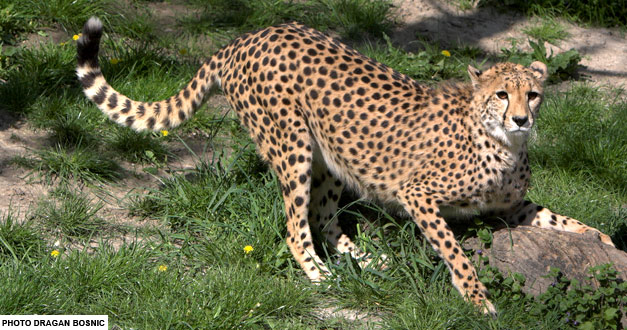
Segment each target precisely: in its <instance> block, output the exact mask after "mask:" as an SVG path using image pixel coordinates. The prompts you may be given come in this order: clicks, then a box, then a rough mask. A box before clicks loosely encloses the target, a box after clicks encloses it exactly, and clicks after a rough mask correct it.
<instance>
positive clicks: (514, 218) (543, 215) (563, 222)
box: [505, 201, 614, 246]
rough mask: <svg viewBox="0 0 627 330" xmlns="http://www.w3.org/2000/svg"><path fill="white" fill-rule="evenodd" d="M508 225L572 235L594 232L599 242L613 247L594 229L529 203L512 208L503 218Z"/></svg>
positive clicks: (607, 237) (606, 237)
mask: <svg viewBox="0 0 627 330" xmlns="http://www.w3.org/2000/svg"><path fill="white" fill-rule="evenodd" d="M505 221H507V223H508V224H510V225H514V226H518V225H523V226H534V227H540V228H550V229H555V230H562V231H569V232H573V233H579V234H584V233H586V232H594V233H596V235H597V236H598V238H599V240H601V242H603V243H605V244H607V245H610V246H614V243H612V239H611V238H610V237H609V236H608V235H605V234H603V233H602V232H600V231H599V230H598V229H596V228H592V227H590V226H586V225H585V224H583V223H581V222H580V221H577V220H575V219H573V218H569V217H567V216H563V215H560V214H557V213H554V212H552V211H551V210H549V209H547V208H544V207H542V206H540V205H537V204H534V203H532V202H529V201H524V202H522V203H521V204H519V205H518V206H517V207H515V208H514V212H513V213H510V214H507V215H506V216H505Z"/></svg>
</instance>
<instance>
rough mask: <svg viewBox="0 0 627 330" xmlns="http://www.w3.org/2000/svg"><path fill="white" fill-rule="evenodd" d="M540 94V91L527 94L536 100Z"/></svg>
mask: <svg viewBox="0 0 627 330" xmlns="http://www.w3.org/2000/svg"><path fill="white" fill-rule="evenodd" d="M538 96H539V95H538V93H536V92H529V93H528V94H527V98H528V99H529V101H533V100H535V99H536V98H537V97H538Z"/></svg>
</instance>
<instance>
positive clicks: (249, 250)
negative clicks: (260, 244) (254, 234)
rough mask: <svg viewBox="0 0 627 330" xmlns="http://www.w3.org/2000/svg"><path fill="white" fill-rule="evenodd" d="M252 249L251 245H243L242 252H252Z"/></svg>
mask: <svg viewBox="0 0 627 330" xmlns="http://www.w3.org/2000/svg"><path fill="white" fill-rule="evenodd" d="M253 250H254V249H253V247H252V246H250V245H246V246H244V252H246V254H249V253H251V252H253Z"/></svg>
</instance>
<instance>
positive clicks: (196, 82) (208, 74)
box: [76, 17, 220, 131]
mask: <svg viewBox="0 0 627 330" xmlns="http://www.w3.org/2000/svg"><path fill="white" fill-rule="evenodd" d="M101 36H102V22H101V21H100V20H99V19H98V18H96V17H92V18H90V19H89V20H88V21H87V22H86V23H85V26H84V27H83V34H82V35H81V37H80V38H79V39H78V43H77V52H78V56H77V62H78V66H77V68H76V73H77V75H78V79H79V80H80V82H81V84H82V85H83V91H84V92H85V95H87V97H88V98H89V99H90V100H92V101H93V102H95V103H96V104H97V105H98V108H100V110H102V112H104V113H105V114H106V115H107V116H109V118H111V119H112V120H113V121H115V122H117V123H118V124H121V125H125V126H129V127H131V128H133V129H134V130H137V131H140V130H154V131H159V130H162V129H167V128H171V127H176V126H178V125H180V124H181V123H182V122H183V121H184V120H185V119H187V118H189V117H191V115H192V114H193V113H194V111H195V110H196V109H197V108H198V107H199V106H200V104H202V101H203V100H204V98H205V95H206V94H207V92H208V91H209V90H210V89H211V87H213V86H214V85H216V83H217V84H218V85H219V84H220V79H219V77H218V70H219V68H217V67H216V65H214V66H213V70H212V69H210V68H211V65H210V64H211V59H210V60H208V61H206V62H205V63H204V64H203V65H202V67H201V68H200V69H199V70H198V72H197V73H196V75H195V76H194V78H193V79H192V81H190V82H189V83H188V84H187V86H185V88H183V89H182V90H180V91H179V92H178V93H177V94H176V95H174V96H172V97H170V98H168V99H166V100H162V101H157V102H139V101H134V100H131V99H130V98H128V97H127V96H125V95H122V94H120V93H119V92H117V91H116V90H114V89H113V88H112V87H111V86H110V85H109V84H108V83H107V81H106V80H105V78H104V76H103V75H102V72H101V71H100V65H99V64H98V49H99V44H100V37H101Z"/></svg>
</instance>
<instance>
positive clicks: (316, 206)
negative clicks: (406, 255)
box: [309, 153, 387, 269]
mask: <svg viewBox="0 0 627 330" xmlns="http://www.w3.org/2000/svg"><path fill="white" fill-rule="evenodd" d="M321 158H322V156H320V155H319V154H317V153H314V161H313V173H312V180H311V200H310V203H309V224H310V226H311V227H312V228H313V229H314V230H316V231H317V232H319V233H320V234H321V236H324V237H325V238H326V240H327V242H329V243H330V244H331V245H332V246H333V247H334V248H335V249H336V250H337V251H338V252H339V253H341V254H344V253H348V254H350V255H351V257H353V258H354V259H356V260H357V262H358V264H359V266H360V267H361V268H362V269H364V268H366V267H367V266H368V265H370V264H371V263H372V262H373V260H375V258H373V257H374V256H373V255H371V254H367V253H365V252H363V251H362V250H361V249H360V248H359V247H357V246H356V245H355V243H353V241H352V240H351V239H350V238H349V237H348V235H346V234H345V233H344V232H343V231H342V228H341V227H340V225H339V222H338V214H337V210H338V202H339V200H340V196H341V194H342V190H343V189H344V183H343V182H342V181H341V180H339V179H337V178H336V177H335V176H334V175H333V174H332V173H331V171H329V169H328V168H327V166H326V165H325V164H324V161H323V160H322V159H321ZM386 259H387V256H386V255H384V254H382V255H380V256H379V257H378V258H376V260H375V262H376V265H372V266H376V267H378V268H380V269H385V268H386V265H385V260H386Z"/></svg>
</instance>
